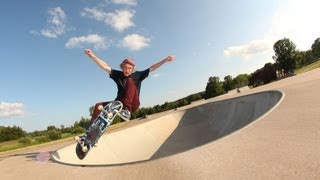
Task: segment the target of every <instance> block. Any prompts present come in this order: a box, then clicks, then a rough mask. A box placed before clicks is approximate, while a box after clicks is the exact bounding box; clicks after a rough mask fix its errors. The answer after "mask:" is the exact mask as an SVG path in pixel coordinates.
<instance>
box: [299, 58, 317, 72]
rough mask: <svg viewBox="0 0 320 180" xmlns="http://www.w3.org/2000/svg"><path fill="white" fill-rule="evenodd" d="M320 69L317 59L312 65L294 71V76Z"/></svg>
mask: <svg viewBox="0 0 320 180" xmlns="http://www.w3.org/2000/svg"><path fill="white" fill-rule="evenodd" d="M319 67H320V59H318V60H317V61H316V62H314V63H312V64H309V65H307V66H304V67H302V68H300V69H297V70H296V71H295V73H296V74H301V73H304V72H307V71H311V70H313V69H316V68H319Z"/></svg>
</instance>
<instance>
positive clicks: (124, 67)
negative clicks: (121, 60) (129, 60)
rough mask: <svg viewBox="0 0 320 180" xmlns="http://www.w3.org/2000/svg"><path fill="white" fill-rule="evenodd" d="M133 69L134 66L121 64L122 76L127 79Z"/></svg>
mask: <svg viewBox="0 0 320 180" xmlns="http://www.w3.org/2000/svg"><path fill="white" fill-rule="evenodd" d="M133 69H134V66H132V65H130V64H123V65H122V72H123V74H124V76H126V77H128V76H130V75H131V74H132V72H133Z"/></svg>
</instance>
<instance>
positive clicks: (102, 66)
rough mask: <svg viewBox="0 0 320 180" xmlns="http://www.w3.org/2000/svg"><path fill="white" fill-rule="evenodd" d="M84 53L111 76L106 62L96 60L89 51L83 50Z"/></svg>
mask: <svg viewBox="0 0 320 180" xmlns="http://www.w3.org/2000/svg"><path fill="white" fill-rule="evenodd" d="M84 53H85V54H87V55H88V56H89V57H90V58H91V59H92V60H93V61H94V62H95V63H96V64H97V65H98V66H99V67H101V68H102V69H103V70H105V71H107V72H108V73H109V74H111V67H110V66H109V65H108V64H107V63H106V62H104V61H102V60H101V59H100V58H98V57H97V56H96V55H95V54H94V53H93V52H92V51H91V50H90V49H85V50H84Z"/></svg>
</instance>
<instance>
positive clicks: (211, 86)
mask: <svg viewBox="0 0 320 180" xmlns="http://www.w3.org/2000/svg"><path fill="white" fill-rule="evenodd" d="M224 92H225V91H224V89H223V87H222V83H221V82H220V80H219V77H216V76H214V77H210V78H209V80H208V83H207V86H206V91H205V95H204V97H205V98H206V99H208V98H211V97H215V96H219V95H221V94H223V93H224Z"/></svg>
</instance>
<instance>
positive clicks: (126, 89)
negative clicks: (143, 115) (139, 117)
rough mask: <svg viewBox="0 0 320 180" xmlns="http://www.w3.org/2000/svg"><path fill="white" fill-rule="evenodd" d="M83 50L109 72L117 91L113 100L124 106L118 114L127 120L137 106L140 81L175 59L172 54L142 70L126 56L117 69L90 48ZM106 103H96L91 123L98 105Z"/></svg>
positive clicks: (97, 111) (98, 111)
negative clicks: (138, 69) (137, 68)
mask: <svg viewBox="0 0 320 180" xmlns="http://www.w3.org/2000/svg"><path fill="white" fill-rule="evenodd" d="M84 52H85V54H87V55H88V56H89V57H90V58H91V59H92V60H93V61H94V62H95V63H96V64H97V65H98V66H99V67H100V68H102V69H103V70H105V71H106V72H107V73H108V74H109V76H110V78H111V79H113V80H114V82H115V83H116V84H117V87H118V93H117V97H116V99H115V100H118V101H121V102H122V103H123V106H124V108H123V111H122V112H121V113H120V115H121V116H122V118H123V119H124V120H127V121H128V120H130V116H131V112H135V111H137V110H138V108H139V105H140V100H139V95H140V87H141V82H142V81H143V80H144V79H145V78H147V77H148V75H149V72H150V71H154V70H156V69H158V68H159V67H160V66H161V65H163V64H164V63H166V62H170V61H172V60H174V59H175V57H174V56H168V57H166V58H164V59H163V60H161V61H160V62H158V63H156V64H154V65H152V66H150V67H149V68H148V69H146V70H144V71H135V67H136V65H135V63H134V61H133V59H131V58H127V59H125V60H123V61H122V63H121V64H120V68H121V70H122V71H118V70H114V69H112V68H111V67H110V66H109V65H108V64H107V63H106V62H104V61H103V60H101V59H100V58H98V57H97V56H96V55H95V54H94V53H93V52H92V51H91V50H90V49H85V50H84ZM108 103H109V102H100V103H96V105H95V108H94V111H93V114H92V117H91V123H92V122H93V121H94V120H95V119H96V118H97V117H98V115H99V113H100V110H99V109H98V107H99V106H100V105H102V106H105V105H106V104H108Z"/></svg>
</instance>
